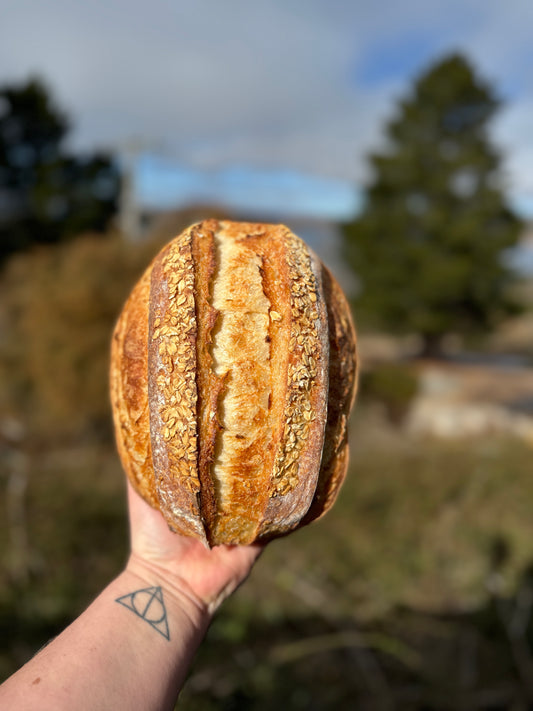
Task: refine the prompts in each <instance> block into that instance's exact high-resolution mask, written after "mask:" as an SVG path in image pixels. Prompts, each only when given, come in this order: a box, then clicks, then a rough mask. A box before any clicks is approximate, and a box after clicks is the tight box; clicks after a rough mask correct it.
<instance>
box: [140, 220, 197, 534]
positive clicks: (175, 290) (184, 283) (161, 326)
mask: <svg viewBox="0 0 533 711" xmlns="http://www.w3.org/2000/svg"><path fill="white" fill-rule="evenodd" d="M196 368H197V361H196V313H195V296H194V272H193V259H192V249H191V234H190V230H189V231H188V232H186V233H185V234H184V235H182V236H181V237H178V238H177V239H175V240H174V241H173V242H171V243H170V244H169V245H168V246H167V247H166V248H165V249H164V250H163V251H162V252H161V253H160V254H159V256H158V257H157V258H156V260H155V263H154V266H153V269H152V275H151V285H150V319H149V332H148V402H149V407H150V434H151V441H152V460H153V464H154V472H155V479H156V489H157V494H158V497H159V507H160V509H161V513H162V514H163V516H164V517H165V519H166V520H167V523H168V524H169V525H170V526H171V527H172V528H173V529H174V530H176V531H178V532H179V533H183V534H185V535H188V536H195V537H196V538H200V539H201V540H203V541H205V540H206V539H205V532H204V527H203V524H202V520H201V516H200V506H199V492H200V481H199V477H198V446H197V445H198V438H197V414H196V405H197V389H196Z"/></svg>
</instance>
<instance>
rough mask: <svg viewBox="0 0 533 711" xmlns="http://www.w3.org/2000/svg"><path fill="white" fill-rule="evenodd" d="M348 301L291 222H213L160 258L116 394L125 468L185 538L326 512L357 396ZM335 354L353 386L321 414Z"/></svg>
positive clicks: (124, 321) (125, 330) (339, 391)
mask: <svg viewBox="0 0 533 711" xmlns="http://www.w3.org/2000/svg"><path fill="white" fill-rule="evenodd" d="M325 292H326V293H325ZM328 299H330V300H331V302H332V303H331V304H328V303H327V302H328ZM343 299H344V297H343V295H342V292H341V291H340V289H339V287H338V286H337V285H336V283H335V282H334V280H332V277H331V276H330V275H328V273H326V272H325V271H324V268H323V266H322V265H321V263H320V261H319V260H318V259H317V258H316V257H315V256H314V255H313V254H312V252H311V251H310V250H309V249H308V248H307V247H306V245H305V244H304V243H303V242H302V241H301V240H300V239H299V238H297V237H296V236H294V235H293V234H292V233H291V232H290V231H289V230H288V229H287V228H286V227H283V226H273V225H262V224H250V223H231V222H217V221H215V220H208V221H205V222H203V223H199V224H198V225H193V226H192V227H191V228H189V229H188V230H186V231H185V232H184V233H183V234H182V235H180V236H179V237H177V238H176V239H175V240H173V241H172V242H171V243H170V244H169V245H167V247H166V248H164V250H162V252H161V253H160V254H159V255H158V257H156V259H155V260H154V263H153V264H152V265H151V266H150V267H149V269H148V270H147V272H146V274H145V275H144V277H143V279H142V280H141V282H140V283H139V285H138V286H137V287H136V289H135V290H134V292H133V293H132V296H131V297H130V299H129V300H128V302H127V303H126V306H125V308H124V311H123V313H122V315H121V317H120V319H119V322H118V324H117V327H116V330H115V337H114V345H113V356H112V378H111V379H112V399H113V407H114V414H115V424H116V430H117V440H118V445H119V453H120V455H121V458H122V461H123V463H124V467H125V469H126V473H127V474H128V476H129V478H130V479H131V480H132V482H133V484H134V486H135V487H136V489H137V491H139V493H140V494H141V495H142V496H144V498H145V499H146V500H147V501H149V503H150V504H151V505H152V506H156V507H157V508H160V510H161V511H162V513H163V515H164V516H165V518H166V520H167V522H168V524H169V526H170V527H171V528H173V529H174V530H175V531H178V532H180V533H184V534H186V535H192V536H195V537H197V538H200V539H201V540H203V541H204V542H205V543H207V544H208V545H217V544H220V543H243V544H244V543H250V542H252V541H254V540H257V539H269V538H272V537H275V536H277V535H282V534H283V533H286V532H288V531H290V530H292V529H293V528H295V527H297V526H298V525H299V524H300V523H301V522H302V520H303V519H304V517H306V513H307V512H308V510H309V509H310V506H311V511H313V516H312V517H313V518H315V517H317V516H319V515H321V514H322V513H323V512H324V511H325V510H327V508H329V506H330V505H331V503H332V501H333V499H334V497H335V495H336V491H337V489H338V486H340V482H341V481H342V478H343V476H344V470H345V466H344V462H345V461H347V444H346V426H345V421H346V417H347V414H348V412H349V408H350V405H351V400H352V395H353V390H354V385H353V383H354V377H353V376H354V374H353V372H349V371H350V369H351V370H352V371H353V369H354V367H355V361H354V359H355V351H354V348H355V338H354V336H353V325H352V324H351V320H350V317H349V313H348V316H347V315H346V314H345V313H344V311H345V310H346V308H347V305H346V303H345V301H343ZM339 309H340V310H341V311H343V313H342V314H340V313H337V311H338V310H339ZM140 320H142V321H143V323H142V324H140V323H139V321H140ZM328 324H329V326H328ZM330 348H333V349H334V351H335V353H336V357H337V358H339V357H340V359H341V361H342V363H341V364H338V363H337V365H335V366H334V369H333V372H334V375H335V378H336V380H338V379H341V380H344V381H346V382H345V383H344V385H342V384H341V385H339V384H337V385H334V386H333V392H334V393H335V396H336V397H338V398H340V399H339V402H338V403H337V404H333V409H332V410H330V413H331V416H330V418H327V412H328V374H329V372H330V358H329V350H330ZM350 349H352V351H353V353H352V355H351V356H349V355H348V350H350ZM343 359H344V360H343ZM335 368H336V370H335ZM123 370H126V371H128V373H130V372H131V374H128V373H126V375H124V374H123V373H122V371H123ZM141 372H144V373H145V375H144V376H143V377H144V379H143V377H140V376H139V373H141ZM135 374H137V375H135ZM128 388H129V390H128ZM139 412H142V413H143V414H142V416H138V413H139ZM343 418H344V419H343ZM326 421H327V428H328V432H329V436H330V439H331V443H330V444H328V446H327V447H326V448H325V449H324V431H325V428H326ZM323 450H324V451H325V453H326V457H325V459H324V463H323V466H322V468H321V467H320V463H321V458H322V452H323ZM319 473H320V478H319ZM317 487H318V488H317ZM315 492H316V493H317V497H318V500H316V501H315V502H313V497H314V496H315ZM312 502H313V505H312ZM309 515H310V514H308V516H309Z"/></svg>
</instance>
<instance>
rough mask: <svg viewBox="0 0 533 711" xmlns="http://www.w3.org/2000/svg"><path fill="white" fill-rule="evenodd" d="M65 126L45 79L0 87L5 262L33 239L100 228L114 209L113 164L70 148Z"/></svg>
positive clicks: (0, 256)
mask: <svg viewBox="0 0 533 711" xmlns="http://www.w3.org/2000/svg"><path fill="white" fill-rule="evenodd" d="M68 130H69V121H68V118H67V117H66V115H65V114H64V112H63V111H62V110H61V109H60V108H59V107H58V106H57V105H56V103H55V101H54V99H53V97H52V96H51V94H50V92H49V90H48V89H47V87H46V86H45V84H44V83H43V82H42V81H40V80H37V79H31V80H29V81H28V82H25V83H22V84H20V85H19V84H16V85H5V86H2V87H0V262H2V261H3V260H4V259H5V258H6V257H7V256H8V255H9V254H11V253H12V252H16V251H19V250H22V249H25V248H27V247H29V246H31V245H32V244H35V243H53V242H58V241H61V240H63V239H65V238H66V237H69V236H71V235H76V234H79V233H80V232H82V231H85V230H91V229H97V230H102V229H103V228H104V227H105V226H106V224H107V222H108V221H109V219H110V217H111V216H112V215H113V214H114V213H115V211H116V202H117V196H118V190H119V175H118V169H117V167H116V165H115V164H114V162H113V161H112V160H111V158H110V156H108V155H102V154H98V153H96V154H90V155H74V154H72V153H71V152H69V151H67V150H66V149H65V145H64V144H65V140H66V138H67V135H68Z"/></svg>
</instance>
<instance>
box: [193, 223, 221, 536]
mask: <svg viewBox="0 0 533 711" xmlns="http://www.w3.org/2000/svg"><path fill="white" fill-rule="evenodd" d="M217 229H218V223H217V222H216V221H215V220H210V221H209V222H203V223H202V224H201V225H197V226H196V227H194V228H193V229H192V230H191V236H192V256H193V261H194V265H195V272H194V274H195V285H194V288H195V295H196V323H197V339H196V360H197V363H201V364H202V367H198V368H197V370H196V385H197V391H198V402H197V416H198V442H199V449H198V477H199V480H200V508H201V511H202V518H203V521H204V527H205V530H206V534H207V535H209V532H210V531H211V529H212V528H213V526H214V523H215V518H216V514H217V509H216V499H215V489H214V486H213V480H212V477H211V467H212V465H213V461H214V459H215V440H216V435H217V433H218V431H219V429H220V424H219V422H218V418H217V408H218V399H219V396H220V392H221V390H222V388H223V385H224V381H223V379H221V378H219V377H217V375H216V374H215V372H214V370H213V358H212V356H211V346H212V342H213V328H214V326H215V322H216V318H217V311H216V309H214V308H213V306H212V304H211V301H212V288H211V287H212V279H213V275H214V272H215V268H216V258H215V241H214V235H215V232H216V230H217Z"/></svg>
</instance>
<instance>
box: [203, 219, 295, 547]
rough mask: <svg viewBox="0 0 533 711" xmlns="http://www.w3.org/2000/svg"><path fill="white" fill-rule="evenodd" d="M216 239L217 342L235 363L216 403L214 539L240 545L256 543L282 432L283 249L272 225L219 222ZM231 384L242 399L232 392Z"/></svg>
mask: <svg viewBox="0 0 533 711" xmlns="http://www.w3.org/2000/svg"><path fill="white" fill-rule="evenodd" d="M217 241H218V242H219V243H220V253H221V254H220V256H221V257H222V258H223V259H222V261H223V262H224V264H221V263H219V265H218V267H219V270H218V278H219V280H221V282H220V283H221V284H222V285H224V279H225V275H224V273H223V271H224V269H226V270H229V271H228V273H227V275H226V276H227V277H228V284H227V285H226V287H225V298H224V299H223V300H222V301H223V302H224V303H225V304H226V306H231V314H229V315H228V314H227V315H226V316H224V314H222V313H221V314H220V315H219V322H218V323H217V328H218V329H219V331H218V337H221V338H222V340H223V341H224V343H225V347H226V348H229V349H230V351H231V355H232V360H233V364H232V367H231V369H230V370H229V371H228V373H227V385H226V386H225V388H224V390H223V391H222V392H221V393H220V401H219V406H218V413H219V420H220V421H221V422H226V424H227V425H228V428H229V431H224V432H222V433H220V436H219V440H218V446H219V447H221V446H222V445H223V446H224V449H225V450H226V452H227V455H225V456H223V457H221V460H224V462H222V461H219V462H217V465H218V466H219V467H221V465H222V464H223V463H224V466H223V472H220V470H219V471H218V472H217V471H214V472H213V476H215V477H216V478H217V479H219V478H220V474H221V473H222V474H223V477H224V481H225V486H224V491H221V492H220V494H221V495H220V496H219V501H218V508H219V515H218V516H217V519H216V522H215V526H214V528H213V532H212V541H213V543H215V544H216V543H220V542H230V543H240V544H245V543H251V542H252V541H253V540H255V539H256V538H257V535H258V530H259V527H260V525H261V522H262V521H263V517H264V511H265V509H266V507H267V504H268V501H269V495H270V493H271V486H270V483H271V472H272V467H273V462H274V456H275V453H276V449H277V446H276V445H277V442H278V441H279V438H280V436H281V433H282V428H280V426H279V423H280V420H279V418H280V414H281V413H282V407H283V402H281V403H279V402H278V400H279V397H278V389H277V388H276V382H275V381H276V377H277V378H278V379H279V376H275V375H274V374H277V373H278V372H281V373H283V372H286V361H287V360H288V358H287V348H286V347H285V348H278V347H277V346H278V345H279V341H280V337H281V336H280V333H282V332H283V328H284V326H283V324H282V322H283V317H282V314H281V313H278V312H277V311H276V307H278V304H281V303H282V302H283V299H282V298H280V294H279V292H280V277H279V274H278V269H277V267H278V266H279V261H280V255H283V254H284V251H283V250H280V248H281V247H282V241H280V239H279V235H278V230H277V228H274V227H271V226H265V225H257V224H252V223H246V224H242V225H236V224H234V223H227V222H222V223H220V225H219V230H218V232H217ZM248 270H249V271H248ZM282 291H283V290H282ZM272 314H275V315H274V318H272ZM222 329H225V334H226V335H225V336H223V334H222ZM260 354H263V355H260ZM283 384H284V386H285V385H286V379H285V377H283ZM236 385H238V387H239V388H240V389H241V397H240V398H236V397H235V393H234V392H232V391H231V388H232V387H234V386H236ZM232 401H233V402H234V406H237V407H238V409H239V410H240V412H239V411H235V412H234V413H233V415H231V413H228V412H227V408H228V406H231V402H232ZM228 402H229V405H228ZM228 415H229V416H228ZM222 440H224V441H222Z"/></svg>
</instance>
